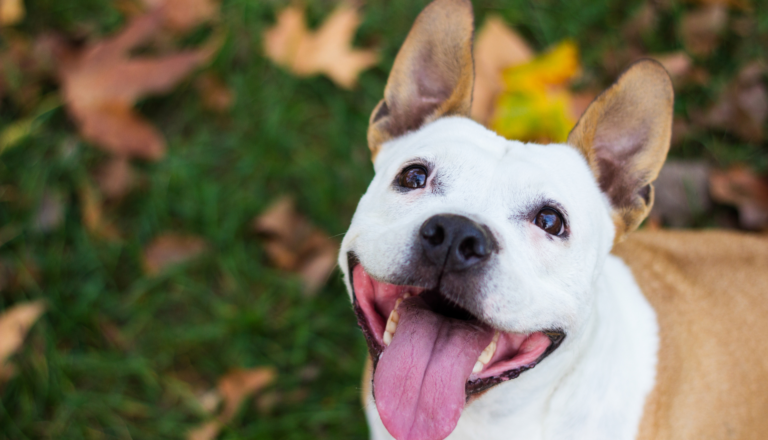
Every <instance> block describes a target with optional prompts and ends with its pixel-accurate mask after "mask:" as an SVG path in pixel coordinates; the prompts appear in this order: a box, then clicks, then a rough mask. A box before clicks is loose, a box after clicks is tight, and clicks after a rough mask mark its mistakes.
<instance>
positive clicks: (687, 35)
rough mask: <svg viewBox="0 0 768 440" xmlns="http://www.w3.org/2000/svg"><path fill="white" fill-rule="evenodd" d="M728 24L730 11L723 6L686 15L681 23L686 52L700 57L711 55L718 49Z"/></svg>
mask: <svg viewBox="0 0 768 440" xmlns="http://www.w3.org/2000/svg"><path fill="white" fill-rule="evenodd" d="M727 23H728V10H727V9H726V8H725V6H723V5H721V4H712V5H708V6H706V7H704V8H702V9H697V10H694V11H691V12H688V13H686V14H685V15H683V19H682V21H681V23H680V33H681V35H682V38H683V44H684V45H685V48H686V50H688V52H690V53H692V54H694V55H698V56H707V55H709V54H710V53H712V51H713V50H715V48H716V47H717V44H718V43H719V41H720V34H721V33H722V32H723V30H724V29H725V26H726V24H727Z"/></svg>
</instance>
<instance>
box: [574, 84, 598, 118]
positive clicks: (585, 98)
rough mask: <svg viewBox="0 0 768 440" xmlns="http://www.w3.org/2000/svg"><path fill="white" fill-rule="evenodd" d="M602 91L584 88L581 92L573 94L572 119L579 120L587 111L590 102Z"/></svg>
mask: <svg viewBox="0 0 768 440" xmlns="http://www.w3.org/2000/svg"><path fill="white" fill-rule="evenodd" d="M599 94H600V92H597V91H594V90H583V91H581V92H577V93H572V94H571V99H570V101H571V105H570V107H569V115H570V117H571V120H573V121H578V120H579V118H581V115H583V114H584V112H585V111H587V107H589V104H592V101H594V100H595V98H597V95H599Z"/></svg>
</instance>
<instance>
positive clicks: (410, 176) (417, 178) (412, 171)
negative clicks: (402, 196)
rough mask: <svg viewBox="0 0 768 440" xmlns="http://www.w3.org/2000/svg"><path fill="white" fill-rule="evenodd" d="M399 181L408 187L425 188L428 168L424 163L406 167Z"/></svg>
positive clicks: (401, 184)
mask: <svg viewBox="0 0 768 440" xmlns="http://www.w3.org/2000/svg"><path fill="white" fill-rule="evenodd" d="M397 183H398V184H399V185H400V186H401V187H403V188H408V189H418V188H424V186H426V184H427V168H426V167H424V166H422V165H411V166H409V167H406V168H405V169H404V170H403V171H402V172H401V173H400V177H398V179H397Z"/></svg>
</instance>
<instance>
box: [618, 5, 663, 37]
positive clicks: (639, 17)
mask: <svg viewBox="0 0 768 440" xmlns="http://www.w3.org/2000/svg"><path fill="white" fill-rule="evenodd" d="M658 22H659V12H658V7H657V5H656V2H653V1H646V2H644V3H643V5H642V6H641V7H640V9H638V10H637V12H635V13H634V15H632V17H631V18H630V19H629V21H628V22H627V23H626V24H625V25H624V28H623V29H622V33H623V34H624V38H625V39H626V40H627V41H628V42H629V43H630V44H631V45H632V46H635V47H642V45H643V44H642V38H643V36H644V35H646V34H649V33H651V32H652V31H654V30H655V29H656V25H657V24H658Z"/></svg>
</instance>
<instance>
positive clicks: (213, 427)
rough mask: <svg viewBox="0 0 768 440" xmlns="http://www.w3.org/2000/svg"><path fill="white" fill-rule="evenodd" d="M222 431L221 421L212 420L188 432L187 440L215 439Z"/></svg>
mask: <svg viewBox="0 0 768 440" xmlns="http://www.w3.org/2000/svg"><path fill="white" fill-rule="evenodd" d="M219 431H221V422H219V421H218V420H211V421H209V422H206V423H203V424H202V425H201V426H199V427H197V428H195V429H193V430H191V431H189V432H188V433H187V440H213V439H215V438H216V437H217V436H218V435H219Z"/></svg>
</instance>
